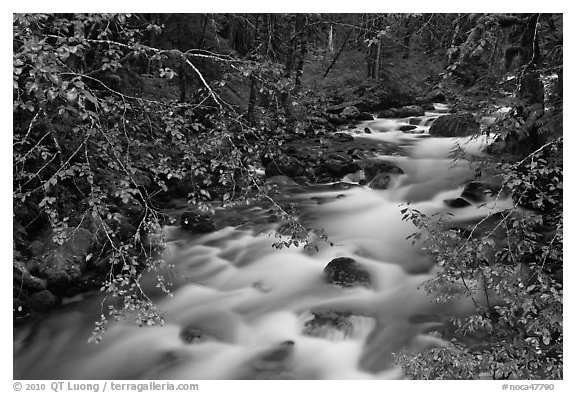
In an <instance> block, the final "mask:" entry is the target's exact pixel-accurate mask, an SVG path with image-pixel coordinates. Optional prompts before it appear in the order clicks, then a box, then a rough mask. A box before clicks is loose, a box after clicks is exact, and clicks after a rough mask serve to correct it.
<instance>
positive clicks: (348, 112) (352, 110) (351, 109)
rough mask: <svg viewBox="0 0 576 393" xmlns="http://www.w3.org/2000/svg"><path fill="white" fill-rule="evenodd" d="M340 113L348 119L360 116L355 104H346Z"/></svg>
mask: <svg viewBox="0 0 576 393" xmlns="http://www.w3.org/2000/svg"><path fill="white" fill-rule="evenodd" d="M340 115H341V116H344V117H346V118H348V119H357V118H358V117H359V116H360V111H359V110H358V108H356V107H355V106H348V107H346V108H344V109H343V110H342V112H341V113H340Z"/></svg>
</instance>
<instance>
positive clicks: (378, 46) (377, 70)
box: [374, 37, 382, 80]
mask: <svg viewBox="0 0 576 393" xmlns="http://www.w3.org/2000/svg"><path fill="white" fill-rule="evenodd" d="M381 51H382V39H381V37H378V41H377V42H376V61H375V62H374V79H376V80H380V66H381V63H380V52H381Z"/></svg>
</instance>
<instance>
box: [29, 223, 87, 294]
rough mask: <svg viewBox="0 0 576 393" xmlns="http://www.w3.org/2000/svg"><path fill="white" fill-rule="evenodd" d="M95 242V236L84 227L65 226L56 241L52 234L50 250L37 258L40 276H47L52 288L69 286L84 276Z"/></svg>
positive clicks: (49, 244) (48, 243) (48, 247)
mask: <svg viewBox="0 0 576 393" xmlns="http://www.w3.org/2000/svg"><path fill="white" fill-rule="evenodd" d="M59 243H61V244H59ZM93 244H94V236H93V235H92V233H90V231H88V230H87V229H84V228H65V229H64V230H62V232H61V233H60V235H59V236H58V239H57V242H56V243H55V242H54V240H53V239H52V236H51V237H50V238H49V239H48V240H47V247H46V248H47V250H48V251H46V252H45V253H44V254H43V255H42V256H41V257H39V258H38V260H37V265H36V266H37V272H38V276H40V277H43V278H45V279H46V282H47V285H48V288H50V289H52V290H56V291H59V290H63V289H66V288H68V287H69V286H70V285H72V284H73V283H74V282H75V281H77V280H78V279H79V278H80V277H81V276H82V273H83V272H84V268H85V267H86V257H87V256H88V253H89V252H90V249H91V248H92V246H93Z"/></svg>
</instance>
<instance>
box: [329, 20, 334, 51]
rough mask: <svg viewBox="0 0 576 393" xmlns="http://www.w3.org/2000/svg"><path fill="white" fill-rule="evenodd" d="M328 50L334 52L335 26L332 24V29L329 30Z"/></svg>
mask: <svg viewBox="0 0 576 393" xmlns="http://www.w3.org/2000/svg"><path fill="white" fill-rule="evenodd" d="M328 50H329V51H330V53H332V52H334V27H333V26H332V25H330V30H328Z"/></svg>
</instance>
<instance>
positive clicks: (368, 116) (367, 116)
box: [356, 112, 374, 121]
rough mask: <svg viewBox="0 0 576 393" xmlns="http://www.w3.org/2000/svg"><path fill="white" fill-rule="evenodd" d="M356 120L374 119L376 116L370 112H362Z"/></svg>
mask: <svg viewBox="0 0 576 393" xmlns="http://www.w3.org/2000/svg"><path fill="white" fill-rule="evenodd" d="M356 120H360V121H368V120H374V116H372V115H371V114H370V113H368V112H360V115H358V117H357V118H356Z"/></svg>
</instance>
